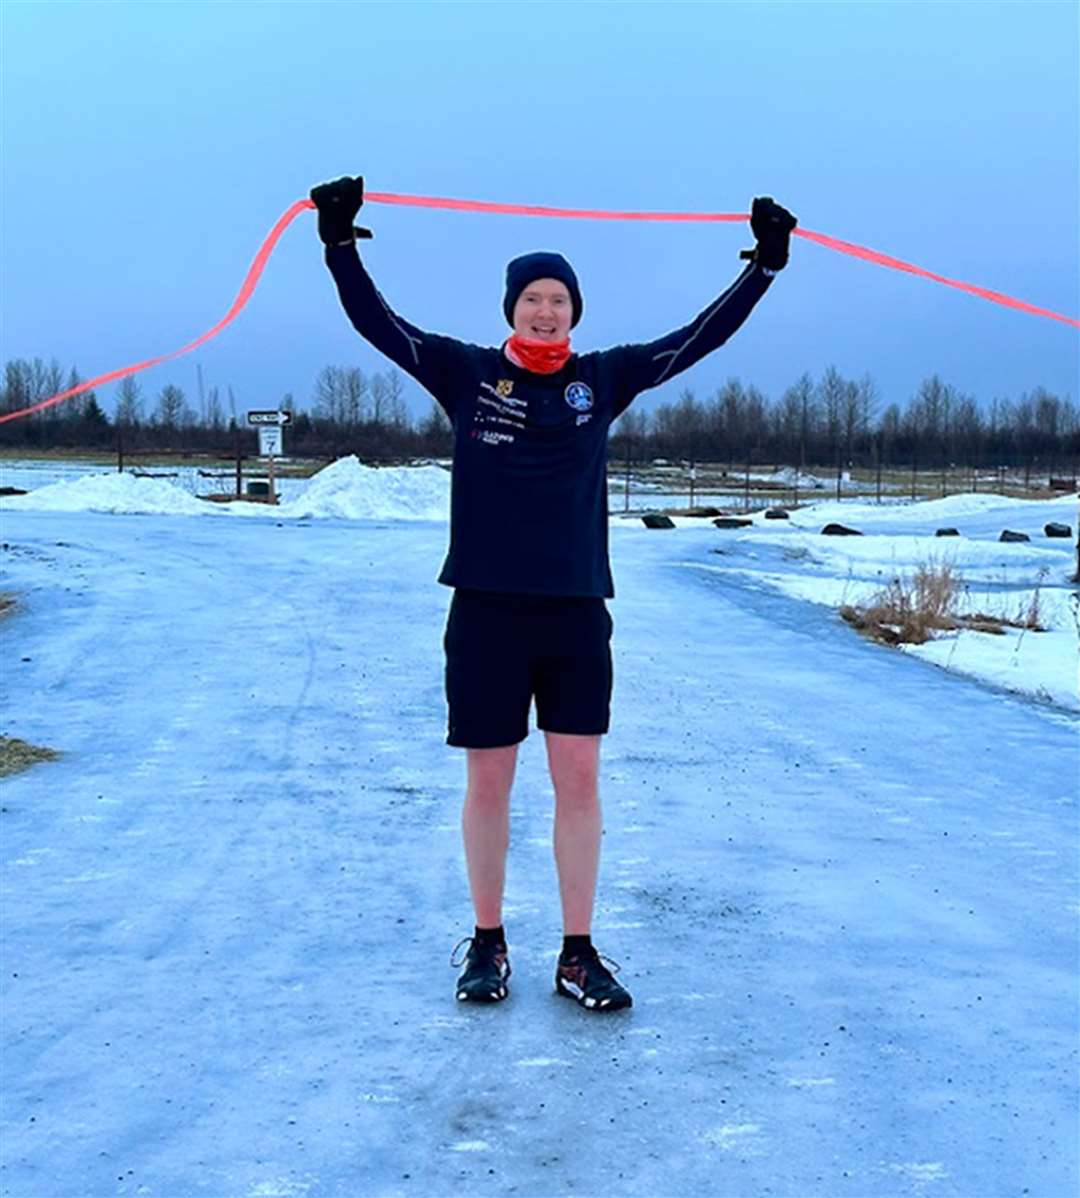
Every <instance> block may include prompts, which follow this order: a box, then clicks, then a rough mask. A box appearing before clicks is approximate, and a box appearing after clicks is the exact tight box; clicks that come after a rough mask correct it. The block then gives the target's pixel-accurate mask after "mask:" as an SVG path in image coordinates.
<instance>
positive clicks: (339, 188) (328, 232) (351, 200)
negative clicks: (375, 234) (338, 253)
mask: <svg viewBox="0 0 1080 1198" xmlns="http://www.w3.org/2000/svg"><path fill="white" fill-rule="evenodd" d="M311 201H312V203H313V204H314V205H315V207H316V208H317V209H318V212H319V237H320V238H321V239H322V242H323V244H324V245H343V244H346V243H348V242H350V241H352V240H353V239H354V238H356V237H370V236H371V230H370V229H356V228H354V227H353V221H354V220H356V214H357V213H358V212H359V211H360V206H361V205H362V204H363V202H364V177H363V175H357V176H356V178H355V179H354V178H352V177H350V176H349V175H344V176H342V178H340V179H335V180H334V182H333V183H320V184H319V186H318V187H313V188H312V189H311Z"/></svg>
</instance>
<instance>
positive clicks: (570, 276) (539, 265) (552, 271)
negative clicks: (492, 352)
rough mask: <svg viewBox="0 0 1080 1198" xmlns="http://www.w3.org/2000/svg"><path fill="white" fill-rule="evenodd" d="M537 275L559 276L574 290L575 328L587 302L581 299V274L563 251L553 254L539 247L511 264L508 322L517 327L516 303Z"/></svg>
mask: <svg viewBox="0 0 1080 1198" xmlns="http://www.w3.org/2000/svg"><path fill="white" fill-rule="evenodd" d="M537 279H558V280H559V282H560V283H565V284H566V290H567V291H569V292H570V306H571V307H572V308H573V310H574V315H573V319H572V320H571V321H570V327H571V328H573V327H574V325H576V324H577V322H578V321H579V320H580V319H581V312H582V309H583V308H584V306H585V305H584V304H583V303H582V302H581V291H580V290H579V289H578V281H577V275H575V274H574V268H573V267H572V266H571V265H570V263H569V262H567V260H566V259H565V258H564V257H563V256H562V254H553V253H550V252H548V251H545V250H539V251H537V252H536V253H535V254H522V255H521V257H520V258H515V259H514V260H513V261H512V262H511V263H510V264H509V265H508V266H507V268H506V298H505V299H504V300H503V312H505V313H506V320H507V323H508V324H509V325H510V327H511V328H513V327H514V306H515V305H516V304H517V302H518V296H520V295H521V293H522V292H523V291H524V290H525V288H526V287H528V285H529V284H530V283H535V282H536V280H537Z"/></svg>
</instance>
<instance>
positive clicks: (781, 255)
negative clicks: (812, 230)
mask: <svg viewBox="0 0 1080 1198" xmlns="http://www.w3.org/2000/svg"><path fill="white" fill-rule="evenodd" d="M798 223H799V222H798V221H797V220H796V219H795V217H794V216H793V215H792V214H791V213H790V212H788V210H787V209H786V208H781V207H780V205H779V204H777V203H775V202H774V200H773V199H772V197H771V196H757V197H755V199H754V202H753V204H752V205H751V207H750V228H751V230H752V231H753V234H754V236H755V237H756V238H757V245H756V247H755V248H754V249H752V250H743V251H742V253H741V254H740V255H739V257H740V258H749V259H751V260H752V261H754V262H757V263H758V265H759V266H764V267H765V268H766V270H783V269H784V267H785V266H787V261H788V246H789V244H790V242H791V230H792V229H794V228H795V226H796V225H797V224H798Z"/></svg>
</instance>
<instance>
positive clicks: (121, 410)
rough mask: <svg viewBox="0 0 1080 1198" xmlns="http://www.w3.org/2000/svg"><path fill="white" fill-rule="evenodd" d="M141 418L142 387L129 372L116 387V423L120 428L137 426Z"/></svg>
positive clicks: (140, 422)
mask: <svg viewBox="0 0 1080 1198" xmlns="http://www.w3.org/2000/svg"><path fill="white" fill-rule="evenodd" d="M142 419H143V413H142V389H141V388H140V387H139V384H138V383H137V382H136V381H135V379H133V378H132V377H131V375H130V374H129V375H128V376H127V377H126V378H123V379H121V380H120V386H119V387H117V389H116V424H117V426H118V427H120V428H137V427H138V426H139V425H140V424H142Z"/></svg>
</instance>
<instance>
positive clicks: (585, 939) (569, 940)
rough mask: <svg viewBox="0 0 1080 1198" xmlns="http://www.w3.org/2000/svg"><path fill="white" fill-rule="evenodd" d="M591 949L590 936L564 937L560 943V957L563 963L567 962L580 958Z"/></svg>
mask: <svg viewBox="0 0 1080 1198" xmlns="http://www.w3.org/2000/svg"><path fill="white" fill-rule="evenodd" d="M590 948H592V936H590V935H589V934H588V933H586V934H585V935H584V936H564V937H563V942H562V956H563V960H564V961H568V960H569V959H570V958H571V957H577V956H580V955H581V954H582V953H584V952H587V951H588V950H589V949H590Z"/></svg>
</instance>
